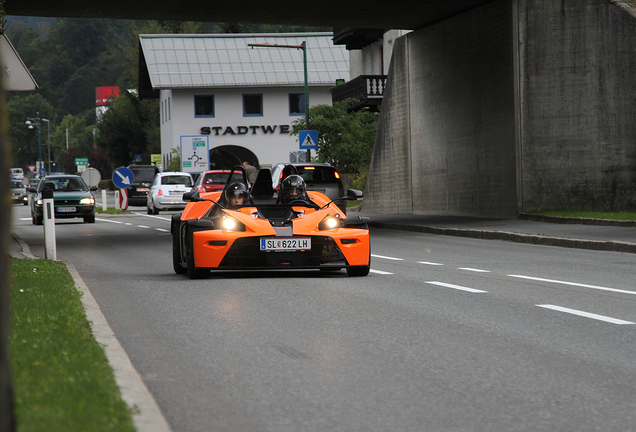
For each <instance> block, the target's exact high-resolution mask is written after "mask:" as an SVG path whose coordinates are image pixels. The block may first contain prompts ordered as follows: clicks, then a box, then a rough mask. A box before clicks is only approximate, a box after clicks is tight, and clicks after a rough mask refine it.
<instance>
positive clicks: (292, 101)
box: [289, 93, 305, 115]
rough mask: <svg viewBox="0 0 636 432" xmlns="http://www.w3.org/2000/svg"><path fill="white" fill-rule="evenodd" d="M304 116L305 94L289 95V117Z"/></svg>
mask: <svg viewBox="0 0 636 432" xmlns="http://www.w3.org/2000/svg"><path fill="white" fill-rule="evenodd" d="M304 114H305V93H290V94H289V115H304Z"/></svg>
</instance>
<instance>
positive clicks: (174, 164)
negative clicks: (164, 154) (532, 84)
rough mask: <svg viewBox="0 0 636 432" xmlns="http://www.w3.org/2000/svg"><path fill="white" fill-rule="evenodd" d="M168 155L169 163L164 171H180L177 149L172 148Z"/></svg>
mask: <svg viewBox="0 0 636 432" xmlns="http://www.w3.org/2000/svg"><path fill="white" fill-rule="evenodd" d="M170 155H171V156H172V159H170V163H169V164H168V168H167V169H166V170H165V171H181V152H180V151H179V149H178V148H173V149H172V151H171V153H170Z"/></svg>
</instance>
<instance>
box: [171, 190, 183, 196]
mask: <svg viewBox="0 0 636 432" xmlns="http://www.w3.org/2000/svg"><path fill="white" fill-rule="evenodd" d="M184 193H185V192H184V191H170V195H183V194H184Z"/></svg>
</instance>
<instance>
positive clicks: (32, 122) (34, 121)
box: [24, 113, 44, 175]
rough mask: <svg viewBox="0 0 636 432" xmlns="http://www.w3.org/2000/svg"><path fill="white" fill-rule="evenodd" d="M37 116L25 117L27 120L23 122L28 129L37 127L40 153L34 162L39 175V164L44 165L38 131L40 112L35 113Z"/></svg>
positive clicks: (40, 138)
mask: <svg viewBox="0 0 636 432" xmlns="http://www.w3.org/2000/svg"><path fill="white" fill-rule="evenodd" d="M36 114H37V115H38V116H37V117H35V118H32V117H27V121H26V122H24V124H26V125H27V126H28V127H29V129H33V128H34V127H36V128H38V146H39V148H40V155H39V158H38V163H37V164H36V166H37V169H38V175H40V172H39V170H40V165H44V163H43V161H42V132H41V131H40V126H41V120H42V119H41V118H40V113H36ZM42 169H44V167H42Z"/></svg>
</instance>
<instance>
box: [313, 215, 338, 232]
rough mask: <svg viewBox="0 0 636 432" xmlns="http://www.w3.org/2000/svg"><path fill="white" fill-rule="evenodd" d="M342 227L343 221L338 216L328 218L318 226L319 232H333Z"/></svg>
mask: <svg viewBox="0 0 636 432" xmlns="http://www.w3.org/2000/svg"><path fill="white" fill-rule="evenodd" d="M341 227H342V219H340V218H339V217H338V216H337V215H336V216H327V217H326V218H324V219H323V220H322V222H320V223H319V224H318V229H319V230H323V231H324V230H332V229H336V228H341Z"/></svg>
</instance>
